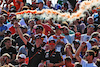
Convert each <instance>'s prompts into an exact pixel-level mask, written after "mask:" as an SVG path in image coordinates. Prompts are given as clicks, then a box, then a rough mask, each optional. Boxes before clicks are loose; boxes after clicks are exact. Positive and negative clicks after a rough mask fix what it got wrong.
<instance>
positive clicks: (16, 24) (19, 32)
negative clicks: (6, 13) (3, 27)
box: [14, 21, 27, 45]
mask: <svg viewBox="0 0 100 67" xmlns="http://www.w3.org/2000/svg"><path fill="white" fill-rule="evenodd" d="M14 25H15V27H16V28H17V31H18V34H19V36H20V38H21V39H22V40H23V42H24V44H25V45H27V39H26V38H25V37H24V36H23V33H22V31H21V29H20V27H19V24H18V22H17V21H15V22H14Z"/></svg>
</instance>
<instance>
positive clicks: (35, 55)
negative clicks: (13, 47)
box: [15, 22, 45, 67]
mask: <svg viewBox="0 0 100 67" xmlns="http://www.w3.org/2000/svg"><path fill="white" fill-rule="evenodd" d="M15 27H17V31H18V33H19V36H20V38H21V39H22V40H23V42H24V44H25V45H26V47H27V48H28V51H29V52H28V53H29V59H30V60H29V63H28V66H29V67H31V66H32V67H33V66H34V67H38V64H39V63H40V62H41V60H44V57H45V56H44V55H45V54H44V50H43V49H41V47H40V46H41V44H42V39H41V37H40V36H38V35H37V36H36V37H35V40H36V43H35V44H36V45H35V46H34V47H33V45H32V44H31V43H29V42H28V41H27V40H26V38H25V37H23V36H22V35H23V34H22V31H21V29H20V28H19V25H18V22H15ZM32 62H33V63H32Z"/></svg>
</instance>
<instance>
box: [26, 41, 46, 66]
mask: <svg viewBox="0 0 100 67" xmlns="http://www.w3.org/2000/svg"><path fill="white" fill-rule="evenodd" d="M26 47H27V48H28V55H29V64H28V67H38V64H39V63H40V62H41V60H44V58H45V50H43V49H41V47H39V48H37V47H36V46H33V45H32V44H31V43H29V42H27V45H26Z"/></svg>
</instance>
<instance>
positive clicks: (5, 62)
mask: <svg viewBox="0 0 100 67" xmlns="http://www.w3.org/2000/svg"><path fill="white" fill-rule="evenodd" d="M10 61H11V56H10V55H9V54H8V53H4V54H3V55H2V56H1V57H0V63H1V66H0V67H2V66H3V67H5V66H6V67H7V66H8V67H14V65H12V64H11V63H10Z"/></svg>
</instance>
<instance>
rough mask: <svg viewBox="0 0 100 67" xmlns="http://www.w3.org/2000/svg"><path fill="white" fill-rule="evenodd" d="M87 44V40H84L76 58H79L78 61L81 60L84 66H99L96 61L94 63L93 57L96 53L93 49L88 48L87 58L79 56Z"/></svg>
mask: <svg viewBox="0 0 100 67" xmlns="http://www.w3.org/2000/svg"><path fill="white" fill-rule="evenodd" d="M85 45H86V43H85V42H83V43H82V44H81V45H80V46H79V48H78V50H77V51H76V54H75V58H76V59H77V61H79V62H80V63H81V64H82V67H97V66H96V64H95V63H93V58H94V56H95V53H94V51H93V50H88V51H87V52H86V54H85V59H86V60H84V59H82V58H81V57H79V54H80V52H81V50H82V47H84V46H85Z"/></svg>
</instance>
